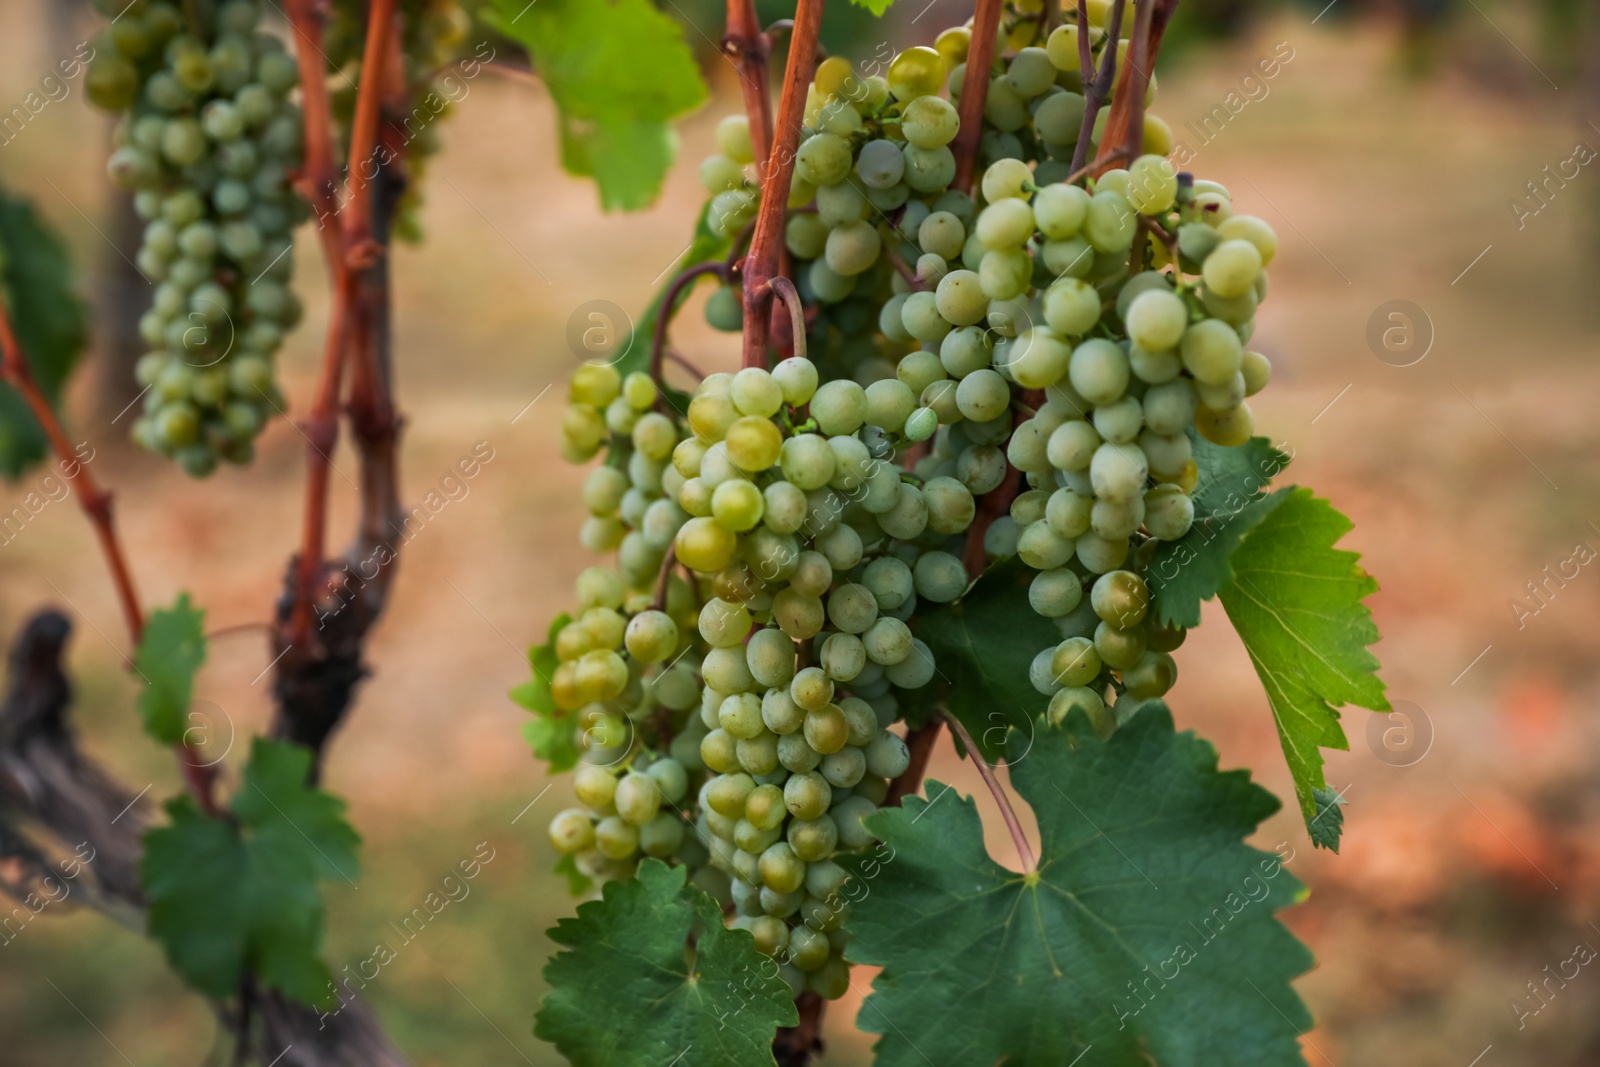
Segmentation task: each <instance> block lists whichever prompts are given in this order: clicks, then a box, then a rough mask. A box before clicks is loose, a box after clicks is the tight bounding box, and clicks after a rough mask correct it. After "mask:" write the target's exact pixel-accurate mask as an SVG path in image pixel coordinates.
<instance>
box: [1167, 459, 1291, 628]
mask: <svg viewBox="0 0 1600 1067" xmlns="http://www.w3.org/2000/svg"><path fill="white" fill-rule="evenodd" d="M1189 438H1190V440H1191V441H1192V442H1193V443H1194V461H1195V465H1196V466H1197V467H1198V468H1199V473H1200V479H1199V482H1198V483H1197V484H1196V485H1195V491H1194V526H1193V527H1191V528H1190V530H1189V532H1188V533H1187V534H1185V535H1184V536H1183V537H1181V538H1179V539H1178V540H1176V541H1166V542H1163V543H1162V544H1161V545H1160V547H1158V548H1157V549H1156V554H1155V558H1154V559H1152V560H1151V561H1150V569H1149V570H1148V571H1147V572H1146V577H1147V578H1148V580H1149V582H1150V593H1151V600H1152V604H1151V608H1152V614H1153V615H1154V616H1155V619H1156V621H1157V622H1158V623H1160V624H1161V625H1163V626H1185V627H1187V626H1198V625H1200V602H1201V601H1202V600H1210V599H1211V598H1212V597H1214V596H1216V595H1217V591H1218V590H1219V589H1221V588H1222V587H1223V586H1225V585H1227V584H1228V582H1229V581H1231V580H1232V578H1233V570H1232V568H1231V567H1230V566H1229V564H1228V557H1229V556H1230V555H1231V554H1232V553H1233V550H1234V549H1235V548H1237V547H1239V543H1240V542H1241V541H1242V540H1244V537H1245V535H1246V534H1248V533H1249V532H1250V531H1251V530H1252V529H1254V528H1255V525H1256V524H1257V523H1258V522H1260V521H1261V520H1262V519H1264V518H1266V517H1267V515H1268V514H1269V513H1270V512H1271V511H1272V509H1273V508H1275V507H1277V506H1278V504H1279V503H1280V502H1281V500H1282V496H1283V494H1282V492H1280V493H1276V494H1274V495H1272V496H1270V497H1269V496H1266V495H1265V494H1266V490H1267V484H1268V483H1269V482H1270V481H1271V480H1272V479H1273V477H1274V476H1275V475H1277V473H1278V472H1279V471H1281V470H1283V468H1284V467H1286V466H1288V465H1289V457H1288V456H1286V455H1284V454H1283V453H1282V452H1280V451H1278V450H1277V449H1276V448H1274V447H1272V442H1271V441H1269V440H1267V439H1266V438H1265V437H1252V438H1250V440H1248V441H1246V442H1245V443H1244V444H1242V445H1239V446H1237V447H1233V448H1228V447H1224V446H1222V445H1214V444H1212V443H1211V442H1210V441H1207V440H1206V439H1205V438H1203V437H1201V436H1200V435H1199V434H1197V433H1195V432H1193V431H1192V430H1191V431H1190V433H1189Z"/></svg>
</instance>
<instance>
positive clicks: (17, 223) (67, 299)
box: [0, 188, 89, 478]
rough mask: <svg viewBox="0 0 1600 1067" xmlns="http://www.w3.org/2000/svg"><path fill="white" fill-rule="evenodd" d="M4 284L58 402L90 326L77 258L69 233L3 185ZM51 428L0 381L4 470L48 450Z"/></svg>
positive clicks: (0, 239) (39, 371)
mask: <svg viewBox="0 0 1600 1067" xmlns="http://www.w3.org/2000/svg"><path fill="white" fill-rule="evenodd" d="M0 284H3V286H4V290H5V291H4V297H5V301H6V309H7V312H8V313H9V314H10V316H11V326H12V330H13V332H14V333H15V334H16V336H17V344H18V345H19V346H20V347H21V349H22V353H23V358H24V359H26V360H27V361H28V366H29V368H30V369H31V370H32V371H33V376H34V379H35V380H36V381H37V382H38V384H39V389H40V391H41V392H43V393H44V396H45V399H46V400H48V401H49V402H50V403H51V404H52V405H54V404H55V403H56V402H57V400H59V399H60V396H61V388H62V386H63V385H64V384H65V383H66V380H67V376H68V375H70V374H71V373H72V368H73V367H74V366H75V365H76V364H77V362H78V356H79V355H80V354H81V353H82V351H83V346H84V344H85V343H86V342H87V340H88V336H89V328H88V321H87V316H86V314H85V311H84V306H83V302H82V301H81V300H79V299H78V297H77V294H75V293H74V292H73V291H72V262H71V260H70V259H68V257H67V250H66V246H65V244H64V243H63V242H62V240H61V238H60V237H59V236H58V235H57V234H56V233H55V231H54V230H52V229H51V228H50V227H49V226H48V225H47V224H46V223H45V221H44V219H43V218H41V217H40V215H39V213H38V212H37V211H35V210H34V207H33V204H32V203H31V202H30V201H28V200H26V199H23V198H22V197H18V196H12V195H11V194H9V193H7V192H6V191H5V190H4V189H3V188H0ZM47 447H48V442H46V440H45V437H44V431H43V430H41V429H40V428H39V423H38V421H37V420H36V419H34V417H33V413H32V412H31V411H29V410H28V405H27V403H26V402H25V401H24V400H23V399H22V397H21V396H19V395H18V394H17V392H16V391H15V390H14V389H12V388H11V387H10V386H8V385H5V384H3V383H0V474H3V475H4V476H5V477H7V478H16V477H18V476H20V475H21V474H22V473H23V471H25V470H27V469H28V468H29V467H31V466H33V465H34V464H35V463H37V462H39V461H40V460H41V459H43V458H44V455H45V452H46V450H47Z"/></svg>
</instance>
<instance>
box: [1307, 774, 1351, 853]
mask: <svg viewBox="0 0 1600 1067" xmlns="http://www.w3.org/2000/svg"><path fill="white" fill-rule="evenodd" d="M1311 799H1312V801H1313V802H1315V804H1316V807H1317V813H1316V815H1314V816H1313V817H1312V819H1311V822H1310V823H1309V824H1308V825H1307V826H1306V829H1308V830H1310V831H1311V843H1312V844H1313V845H1315V846H1316V847H1317V848H1325V849H1328V850H1329V851H1330V852H1335V853H1336V852H1338V851H1339V837H1340V836H1341V835H1342V834H1343V833H1344V810H1343V807H1344V802H1345V801H1344V797H1342V796H1340V795H1339V794H1338V793H1336V792H1334V791H1333V790H1332V789H1314V790H1312V791H1311Z"/></svg>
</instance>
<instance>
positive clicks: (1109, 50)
mask: <svg viewBox="0 0 1600 1067" xmlns="http://www.w3.org/2000/svg"><path fill="white" fill-rule="evenodd" d="M1143 6H1148V5H1141V7H1143ZM1085 7H1086V4H1085V0H1078V60H1079V62H1080V63H1082V62H1083V59H1084V56H1085V54H1086V53H1087V51H1088V48H1089V29H1088V25H1089V15H1088V12H1087V11H1086V10H1085ZM1123 7H1124V5H1123V4H1120V3H1116V4H1112V5H1111V25H1110V27H1109V28H1108V29H1107V30H1106V37H1105V45H1104V46H1103V47H1102V48H1101V49H1100V71H1099V73H1097V74H1096V75H1095V76H1094V77H1093V78H1090V77H1087V76H1085V77H1084V82H1083V125H1081V126H1079V127H1078V146H1077V147H1076V148H1074V149H1073V150H1072V170H1073V172H1074V173H1076V172H1078V171H1080V170H1082V169H1083V165H1084V163H1085V162H1087V161H1088V159H1089V139H1090V138H1091V137H1093V136H1094V123H1095V120H1096V119H1098V118H1099V117H1100V107H1101V105H1103V104H1104V103H1105V102H1106V96H1107V95H1108V94H1109V93H1110V92H1111V84H1112V82H1113V81H1115V80H1116V76H1117V42H1118V41H1119V40H1121V38H1122V9H1123ZM1088 69H1089V67H1088V66H1087V65H1085V67H1084V70H1088ZM1118 99H1119V100H1120V99H1121V97H1118ZM1106 126H1107V129H1106V133H1105V134H1104V135H1102V136H1101V140H1100V145H1101V147H1102V148H1104V147H1105V146H1106V145H1107V144H1113V143H1115V144H1118V145H1120V142H1116V141H1113V139H1112V138H1111V137H1110V132H1111V130H1110V121H1109V119H1108V120H1107V123H1106ZM1098 162H1100V161H1099V160H1098V159H1097V164H1098Z"/></svg>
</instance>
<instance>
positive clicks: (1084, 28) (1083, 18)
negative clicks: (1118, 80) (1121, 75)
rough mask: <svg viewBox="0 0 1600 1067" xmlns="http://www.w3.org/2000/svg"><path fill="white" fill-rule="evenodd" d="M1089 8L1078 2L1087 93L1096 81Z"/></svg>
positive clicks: (1081, 66) (1080, 74)
mask: <svg viewBox="0 0 1600 1067" xmlns="http://www.w3.org/2000/svg"><path fill="white" fill-rule="evenodd" d="M1088 7H1089V5H1088V2H1087V0H1078V80H1079V81H1080V82H1082V83H1083V89H1084V92H1085V93H1087V92H1088V91H1089V83H1090V82H1092V81H1094V49H1093V46H1092V45H1091V44H1090V42H1089V10H1088ZM1072 169H1073V170H1077V169H1078V168H1077V167H1074V168H1072Z"/></svg>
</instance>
